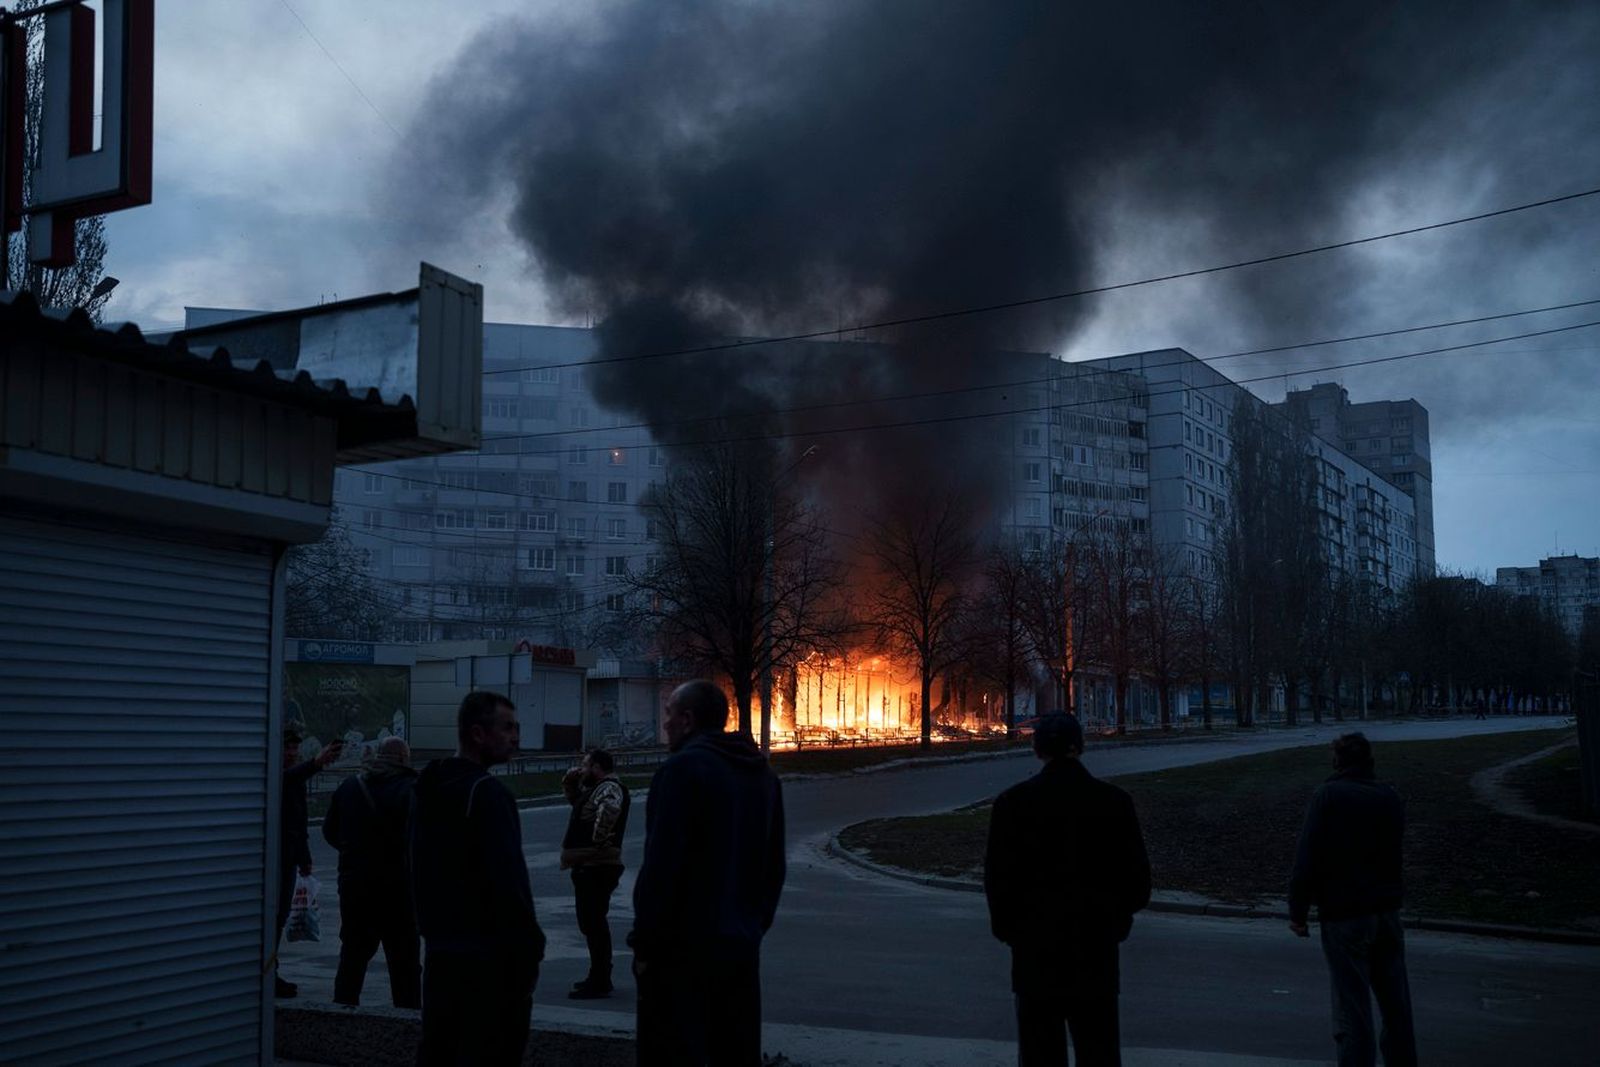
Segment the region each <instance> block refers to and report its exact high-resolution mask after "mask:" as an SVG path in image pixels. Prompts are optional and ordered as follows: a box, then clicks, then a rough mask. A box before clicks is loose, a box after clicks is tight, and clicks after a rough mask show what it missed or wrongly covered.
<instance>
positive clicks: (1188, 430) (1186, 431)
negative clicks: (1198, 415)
mask: <svg viewBox="0 0 1600 1067" xmlns="http://www.w3.org/2000/svg"><path fill="white" fill-rule="evenodd" d="M1193 431H1194V427H1192V426H1190V425H1189V420H1188V419H1185V420H1184V421H1183V439H1184V440H1185V441H1192V440H1194V433H1193Z"/></svg>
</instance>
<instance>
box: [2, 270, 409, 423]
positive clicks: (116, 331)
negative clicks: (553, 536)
mask: <svg viewBox="0 0 1600 1067" xmlns="http://www.w3.org/2000/svg"><path fill="white" fill-rule="evenodd" d="M23 337H32V338H37V339H38V340H41V341H44V342H46V343H50V344H55V345H60V346H62V347H64V348H70V349H72V350H73V351H77V352H82V353H85V354H87V355H93V356H96V357H98V358H101V359H107V360H111V361H114V362H118V363H123V364H126V365H128V366H132V367H138V368H141V369H144V370H149V371H155V372H157V373H160V374H165V375H169V376H171V377H174V378H181V379H183V380H185V381H191V382H195V383H197V384H201V385H209V386H212V387H214V388H218V389H226V390H229V391H232V392H238V393H245V394H247V395H250V396H258V397H262V398H265V399H269V400H276V401H278V402H280V403H283V404H288V405H292V406H294V407H299V408H304V409H307V410H311V411H315V412H318V413H320V414H326V415H333V416H336V417H340V418H341V419H343V418H346V417H353V418H373V417H376V418H379V419H382V420H383V421H385V422H387V423H388V424H389V425H390V427H392V426H393V419H394V418H395V417H401V418H404V417H410V418H413V419H414V418H415V412H414V408H413V405H412V402H411V398H410V397H409V396H401V397H397V398H394V399H393V400H390V399H386V398H385V397H383V396H382V395H381V394H379V392H378V390H376V389H366V390H352V389H350V388H349V387H348V386H347V385H346V384H345V383H344V381H343V380H342V379H339V378H332V379H327V378H319V379H314V378H312V377H311V375H309V374H307V373H306V372H305V371H294V370H277V369H275V368H273V366H272V365H271V364H270V363H268V362H267V361H266V360H257V361H254V362H251V363H248V364H244V363H235V362H234V360H233V358H232V357H231V356H229V355H228V350H227V349H226V348H220V347H216V348H213V347H204V348H202V347H198V346H197V347H195V348H192V349H191V348H190V347H189V346H188V345H186V344H185V343H184V342H183V340H182V338H181V336H175V337H174V338H173V339H172V340H171V341H170V342H168V343H166V344H154V343H152V342H150V341H148V340H146V339H145V336H144V333H143V332H142V331H141V330H140V329H139V327H138V326H137V325H135V324H134V323H131V322H123V323H111V324H107V325H105V326H96V325H95V324H94V320H93V319H91V318H90V317H89V315H88V313H86V312H85V311H84V310H83V309H82V308H74V309H72V310H71V311H63V310H61V309H57V308H40V307H39V305H38V303H37V302H36V301H35V300H34V298H33V294H31V293H27V292H11V291H0V342H9V341H10V340H12V339H13V338H23ZM342 436H343V435H342V434H341V437H342ZM374 439H379V438H374Z"/></svg>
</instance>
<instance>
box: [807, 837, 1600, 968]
mask: <svg viewBox="0 0 1600 1067" xmlns="http://www.w3.org/2000/svg"><path fill="white" fill-rule="evenodd" d="M825 851H826V852H827V853H828V855H830V856H832V857H834V858H835V859H838V860H842V861H844V862H845V863H849V864H852V865H853V866H856V867H859V868H861V869H862V870H864V871H867V872H868V873H871V874H875V875H878V876H880V877H883V878H893V879H895V880H897V881H901V882H911V883H913V884H915V885H922V886H927V887H928V888H930V889H952V890H956V891H957V892H962V893H981V892H983V884H982V883H980V882H977V881H974V880H972V879H970V878H945V877H941V876H939V875H931V874H918V873H917V872H916V871H908V870H905V869H903V868H900V867H890V866H888V865H887V864H882V863H874V862H873V861H872V860H869V859H867V858H866V857H865V856H862V855H861V854H859V853H857V852H856V851H854V850H853V849H849V848H846V847H845V846H844V845H842V844H841V843H840V842H839V835H838V834H830V835H829V836H828V843H827V845H826V846H825ZM1147 910H1149V911H1154V912H1161V913H1164V914H1168V915H1200V916H1209V917H1211V918H1214V919H1271V920H1275V921H1278V922H1288V921H1289V913H1288V912H1287V911H1285V910H1283V909H1279V908H1256V907H1251V906H1250V905H1248V904H1224V903H1222V902H1221V901H1212V900H1204V901H1202V900H1162V899H1160V898H1156V899H1152V900H1151V901H1150V905H1149V907H1148V909H1147ZM1400 924H1401V925H1402V926H1404V927H1405V928H1406V929H1408V930H1423V931H1427V932H1429V933H1438V934H1470V935H1472V936H1474V937H1498V938H1506V939H1509V940H1517V941H1539V942H1544V943H1547V944H1556V945H1594V946H1600V933H1590V932H1588V931H1585V930H1558V929H1549V928H1546V927H1537V926H1505V925H1501V924H1498V923H1477V922H1468V921H1466V920H1455V919H1427V918H1421V917H1418V916H1414V915H1409V916H1402V917H1401V920H1400Z"/></svg>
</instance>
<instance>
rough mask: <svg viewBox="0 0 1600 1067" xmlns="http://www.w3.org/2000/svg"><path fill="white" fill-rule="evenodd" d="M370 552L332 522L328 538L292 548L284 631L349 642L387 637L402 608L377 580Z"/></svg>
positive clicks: (294, 635)
mask: <svg viewBox="0 0 1600 1067" xmlns="http://www.w3.org/2000/svg"><path fill="white" fill-rule="evenodd" d="M369 567H370V560H369V557H368V554H367V550H366V549H364V548H358V547H356V545H355V544H354V543H352V542H351V540H350V535H349V534H348V533H347V532H346V531H345V529H344V527H343V526H342V525H340V524H339V523H338V521H337V520H336V521H334V522H331V523H329V525H328V528H327V530H326V531H325V532H324V533H323V535H322V540H320V541H317V542H316V543H314V544H309V545H299V546H296V547H295V548H292V549H290V550H289V553H288V562H287V570H288V573H287V577H286V584H287V589H286V591H285V596H284V633H285V634H287V635H288V636H290V637H317V638H323V639H339V640H345V641H376V640H379V639H381V638H382V637H383V636H385V634H386V632H387V628H388V626H389V621H390V619H391V618H392V617H393V615H394V612H395V610H396V606H395V605H394V604H393V603H392V602H390V600H389V599H388V598H387V597H386V596H385V595H384V594H383V592H382V591H381V590H380V589H379V587H378V585H377V583H376V582H375V581H373V579H372V576H371V572H370V570H369Z"/></svg>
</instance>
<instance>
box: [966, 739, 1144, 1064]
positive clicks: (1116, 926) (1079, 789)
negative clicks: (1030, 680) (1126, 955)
mask: <svg viewBox="0 0 1600 1067" xmlns="http://www.w3.org/2000/svg"><path fill="white" fill-rule="evenodd" d="M1033 751H1034V754H1035V755H1037V756H1038V757H1039V758H1040V759H1041V760H1044V761H1045V763H1044V769H1043V770H1041V771H1040V772H1039V773H1038V774H1036V775H1034V776H1033V777H1032V778H1029V779H1028V780H1027V781H1025V782H1021V783H1018V784H1017V785H1014V786H1012V787H1011V788H1010V789H1007V790H1006V791H1005V792H1003V793H1001V794H1000V795H999V796H998V797H996V798H995V802H994V809H993V811H992V813H991V814H990V817H989V844H988V850H987V852H986V853H985V855H984V864H983V889H984V893H985V894H986V896H987V897H988V901H989V923H990V926H991V927H992V929H993V931H994V936H995V937H996V938H998V939H999V940H1001V941H1003V942H1005V943H1006V944H1007V945H1009V946H1010V947H1011V989H1012V992H1013V993H1014V994H1015V997H1016V1010H1017V1051H1018V1062H1019V1063H1021V1064H1023V1065H1024V1067H1032V1065H1036V1064H1051V1065H1059V1064H1064V1063H1066V1062H1067V1032H1068V1031H1069V1030H1070V1031H1071V1033H1072V1046H1073V1049H1074V1050H1075V1051H1076V1052H1077V1056H1078V1063H1079V1064H1081V1065H1083V1067H1095V1065H1111V1064H1118V1063H1121V1062H1122V1052H1121V1034H1120V1024H1119V1018H1118V995H1119V992H1120V990H1119V981H1120V973H1119V972H1120V967H1119V959H1118V956H1119V954H1120V945H1121V943H1122V941H1123V940H1125V939H1126V938H1127V936H1128V932H1129V931H1130V930H1131V929H1132V928H1133V915H1134V913H1135V912H1137V911H1139V910H1140V909H1142V908H1143V907H1144V906H1145V905H1147V904H1149V903H1150V860H1149V858H1148V856H1147V855H1146V853H1145V847H1144V837H1143V835H1142V834H1141V833H1140V831H1139V818H1138V815H1137V814H1136V813H1135V812H1134V808H1133V801H1132V800H1131V799H1130V798H1129V797H1128V794H1126V793H1124V792H1123V791H1122V790H1120V789H1118V788H1117V787H1116V786H1114V785H1111V784H1109V783H1107V782H1102V781H1100V780H1099V779H1097V778H1095V777H1094V775H1092V774H1090V773H1089V772H1088V770H1087V769H1086V768H1085V767H1084V766H1083V764H1082V762H1080V760H1079V757H1080V756H1082V755H1083V727H1081V726H1080V725H1079V724H1078V720H1077V719H1076V718H1074V717H1073V716H1071V715H1065V714H1062V713H1059V712H1057V713H1055V714H1052V715H1045V716H1043V717H1041V718H1040V719H1039V721H1038V724H1037V726H1036V727H1035V728H1034V732H1033Z"/></svg>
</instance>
